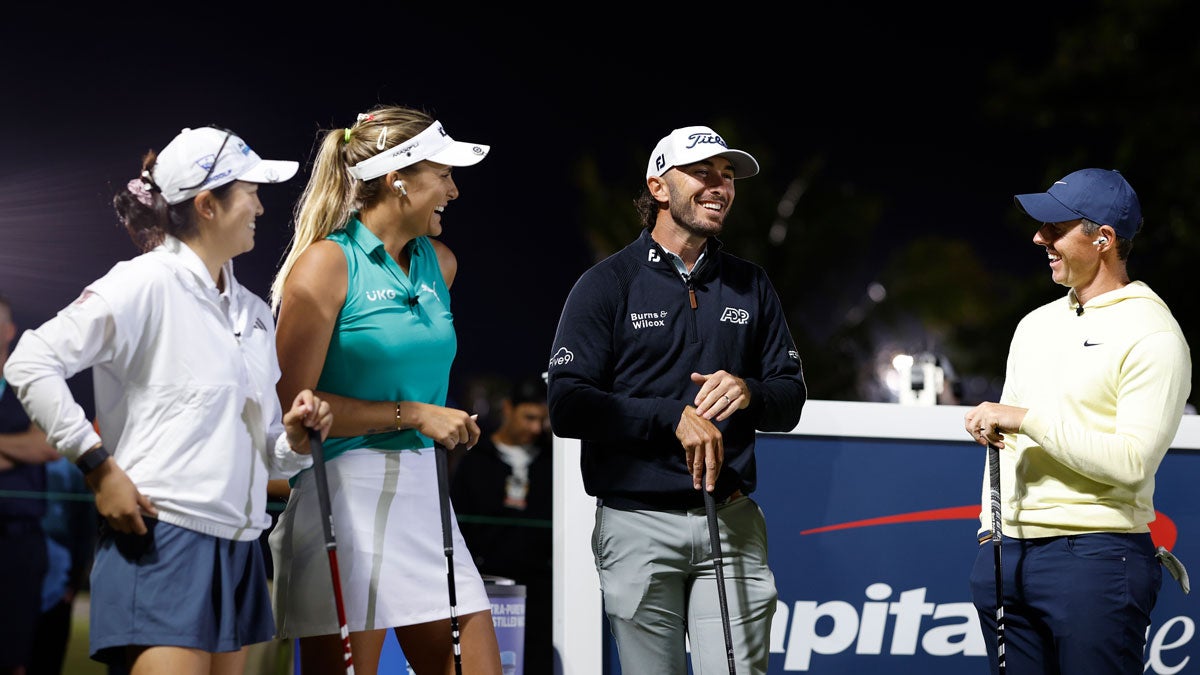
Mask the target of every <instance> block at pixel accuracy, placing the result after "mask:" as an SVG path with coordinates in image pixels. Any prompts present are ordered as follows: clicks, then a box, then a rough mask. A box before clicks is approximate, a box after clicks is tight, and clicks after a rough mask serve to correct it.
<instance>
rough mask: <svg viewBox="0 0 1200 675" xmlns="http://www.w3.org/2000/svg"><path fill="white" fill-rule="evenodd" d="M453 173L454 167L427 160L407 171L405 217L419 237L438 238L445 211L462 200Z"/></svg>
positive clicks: (405, 178) (405, 180)
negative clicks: (452, 202) (448, 206)
mask: <svg viewBox="0 0 1200 675" xmlns="http://www.w3.org/2000/svg"><path fill="white" fill-rule="evenodd" d="M453 173H454V167H451V166H447V165H445V164H438V163H437V162H431V161H428V160H426V161H423V162H420V163H419V164H417V165H416V167H415V168H414V170H412V171H409V172H407V173H406V174H405V177H404V189H405V190H407V191H408V194H407V195H405V197H404V199H405V203H406V206H407V207H408V208H407V209H406V210H405V216H406V217H405V219H406V221H407V222H408V223H410V224H411V225H412V226H413V230H414V231H415V232H416V234H417V235H418V236H420V235H422V234H427V235H429V236H431V237H436V236H438V235H439V234H441V233H442V212H443V210H444V209H445V208H446V205H447V204H449V203H450V202H451V201H453V200H455V199H458V186H457V185H455V184H454V176H453Z"/></svg>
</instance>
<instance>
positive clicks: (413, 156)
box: [350, 121, 491, 180]
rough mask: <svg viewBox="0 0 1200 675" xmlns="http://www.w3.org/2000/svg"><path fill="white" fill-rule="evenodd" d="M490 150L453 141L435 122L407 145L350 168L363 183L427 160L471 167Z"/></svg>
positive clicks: (401, 144)
mask: <svg viewBox="0 0 1200 675" xmlns="http://www.w3.org/2000/svg"><path fill="white" fill-rule="evenodd" d="M490 149H491V146H488V145H482V144H479V143H463V142H460V141H456V140H454V139H453V138H450V134H448V133H446V130H445V129H444V128H443V127H442V123H441V122H437V121H435V122H434V123H433V124H430V125H429V126H428V127H426V128H425V130H424V131H422V132H421V133H419V134H417V135H416V136H413V137H412V138H410V139H408V140H407V141H404V142H403V143H397V144H396V145H395V146H393V147H390V148H388V149H386V150H384V151H383V152H380V153H379V154H378V155H374V156H372V157H368V158H366V159H364V160H363V161H361V162H359V163H358V164H355V165H354V166H352V167H350V175H351V176H354V177H355V178H357V179H359V180H371V179H372V178H378V177H380V176H382V175H384V174H386V173H387V172H389V171H395V170H397V169H403V168H404V167H406V166H412V165H413V164H416V163H417V162H420V161H422V160H426V159H427V160H429V161H431V162H437V163H438V164H445V165H446V166H471V165H472V164H478V163H479V162H480V161H482V160H483V158H484V157H487V154H488V150H490Z"/></svg>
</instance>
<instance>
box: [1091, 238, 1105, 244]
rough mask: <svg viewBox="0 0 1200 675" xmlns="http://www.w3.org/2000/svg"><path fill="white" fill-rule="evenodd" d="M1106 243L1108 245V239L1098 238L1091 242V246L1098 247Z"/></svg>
mask: <svg viewBox="0 0 1200 675" xmlns="http://www.w3.org/2000/svg"><path fill="white" fill-rule="evenodd" d="M1107 243H1108V237H1100V238H1099V239H1097V240H1096V241H1093V242H1092V245H1093V246H1099V245H1100V244H1107Z"/></svg>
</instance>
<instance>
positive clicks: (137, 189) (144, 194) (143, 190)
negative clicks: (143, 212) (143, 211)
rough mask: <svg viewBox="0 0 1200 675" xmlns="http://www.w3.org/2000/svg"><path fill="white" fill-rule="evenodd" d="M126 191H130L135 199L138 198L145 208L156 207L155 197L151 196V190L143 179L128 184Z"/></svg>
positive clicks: (135, 179) (136, 179)
mask: <svg viewBox="0 0 1200 675" xmlns="http://www.w3.org/2000/svg"><path fill="white" fill-rule="evenodd" d="M143 173H145V172H143ZM125 189H127V190H129V192H130V194H132V195H133V196H134V197H137V200H138V201H139V202H141V203H142V204H143V205H144V206H154V195H152V194H150V189H149V188H148V187H147V186H146V182H145V181H144V180H142V179H141V178H134V179H133V180H131V181H129V182H128V183H126V184H125Z"/></svg>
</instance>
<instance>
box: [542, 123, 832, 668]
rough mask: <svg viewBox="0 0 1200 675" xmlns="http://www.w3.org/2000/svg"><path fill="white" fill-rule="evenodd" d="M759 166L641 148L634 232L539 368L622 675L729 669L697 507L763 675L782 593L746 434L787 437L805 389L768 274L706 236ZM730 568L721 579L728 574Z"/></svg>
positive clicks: (578, 302) (595, 275) (740, 637)
mask: <svg viewBox="0 0 1200 675" xmlns="http://www.w3.org/2000/svg"><path fill="white" fill-rule="evenodd" d="M756 173H758V162H757V161H755V159H754V158H753V157H752V156H750V155H749V154H748V153H746V152H743V151H741V150H733V149H730V148H729V147H728V146H727V145H726V144H725V141H724V139H722V138H721V136H720V135H719V134H717V133H716V132H715V131H713V130H712V129H711V128H709V127H705V126H692V127H683V128H680V129H675V130H674V131H672V132H671V133H670V134H668V135H667V136H665V137H664V138H663V139H662V140H660V141H659V142H658V145H657V146H656V147H655V148H654V151H653V152H652V153H651V154H650V161H649V163H648V166H647V169H646V180H645V183H644V186H643V190H642V193H641V195H640V197H639V198H638V201H637V206H638V211H639V213H640V215H641V216H642V222H643V224H644V226H645V229H644V230H643V231H642V234H641V236H640V237H638V238H637V240H635V241H634V242H632V243H630V244H629V245H628V246H626V247H625V248H624V249H623V250H621V251H619V252H617V253H616V254H614V255H612V256H609V257H608V258H607V259H605V260H603V261H601V262H600V263H598V264H596V265H595V266H593V267H592V268H591V269H589V270H588V271H586V272H584V274H583V275H582V276H581V277H580V278H579V280H578V281H577V282H576V283H575V286H574V287H573V288H572V289H571V292H570V294H569V295H568V296H567V301H566V303H565V305H564V306H563V310H562V314H561V316H560V318H559V322H558V330H557V334H556V335H555V337H554V344H553V348H552V351H551V357H550V367H549V378H550V379H549V403H550V423H551V426H552V427H553V429H554V433H555V434H557V435H558V436H561V437H565V438H578V439H581V441H582V443H581V447H582V453H583V456H582V472H583V484H584V489H585V490H586V491H587V493H588V494H589V495H594V496H595V497H596V525H595V529H594V531H593V533H592V551H593V553H594V554H595V561H596V570H597V572H598V573H599V576H600V588H601V591H602V593H603V600H604V611H605V613H606V614H607V615H608V620H609V625H610V626H611V629H612V633H613V636H614V637H615V638H616V643H617V650H618V652H619V653H620V659H621V672H622V673H625V675H636V674H638V673H645V674H647V675H668V674H669V675H683V674H685V673H686V672H687V662H686V658H687V657H686V645H687V644H688V642H689V641H690V644H691V650H692V665H693V669H694V670H695V671H696V672H698V673H699V672H703V673H716V672H724V671H725V669H726V667H727V661H728V652H727V650H726V648H725V639H724V632H723V620H722V613H721V612H720V609H719V607H720V606H719V602H718V599H719V596H718V591H717V585H716V583H715V581H716V568H715V566H714V564H713V555H712V553H713V552H712V550H711V546H710V537H709V530H708V526H707V520H706V517H705V516H706V511H705V507H704V504H705V500H704V498H703V495H702V493H701V490H707V491H709V492H711V493H712V496H713V498H714V500H715V501H717V502H718V506H717V518H718V521H719V529H720V531H721V544H722V547H723V553H724V557H723V565H724V567H723V568H722V569H725V570H726V571H725V573H724V576H725V578H726V580H727V582H729V581H732V583H733V584H736V588H733V589H731V590H730V591H729V592H728V598H729V615H730V624H731V626H730V627H731V632H732V638H733V654H734V656H735V658H736V667H737V671H738V672H739V673H742V674H743V675H750V674H754V673H765V672H766V671H767V661H768V657H769V652H770V644H769V639H770V635H771V619H772V617H773V616H774V613H775V605H776V601H777V599H778V593H777V591H776V588H775V578H774V575H773V574H772V573H771V569H770V567H769V566H768V561H767V529H766V522H765V520H764V517H763V513H762V510H761V509H760V508H759V506H758V504H757V503H756V502H755V501H754V500H753V499H752V498H751V497H750V495H751V493H753V492H754V490H755V487H756V486H757V475H756V469H755V459H754V445H755V435H756V431H757V430H762V431H790V430H791V429H793V428H794V427H795V426H796V424H797V423H798V422H799V419H800V411H801V409H802V408H803V406H804V403H805V401H806V400H807V396H808V394H807V388H806V386H805V383H804V376H803V373H802V371H801V367H800V357H799V355H798V354H797V352H796V346H795V342H794V341H793V340H792V336H791V332H790V331H789V329H788V326H787V321H786V319H785V316H784V311H783V306H782V303H781V302H780V299H779V297H778V295H777V294H776V292H775V289H774V287H773V286H772V284H771V282H770V279H769V278H768V277H767V275H766V272H765V271H764V270H763V269H762V268H761V267H759V266H757V265H755V264H753V263H750V262H748V261H746V260H743V259H740V258H737V257H735V256H734V255H732V254H730V253H728V252H727V251H725V250H724V248H723V246H722V243H721V240H720V239H718V236H719V235H720V234H721V232H722V230H723V228H724V225H725V218H726V217H727V216H728V214H729V209H730V207H731V206H732V205H733V200H734V194H735V185H736V183H737V182H738V181H739V180H741V179H744V178H748V177H750V176H753V175H755V174H756ZM726 568H727V569H726Z"/></svg>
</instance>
